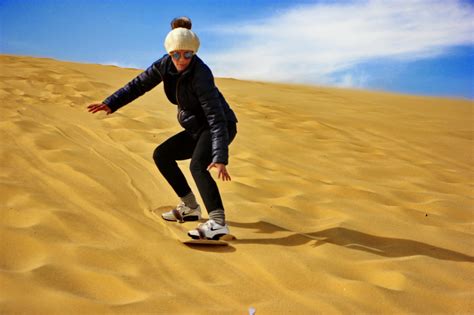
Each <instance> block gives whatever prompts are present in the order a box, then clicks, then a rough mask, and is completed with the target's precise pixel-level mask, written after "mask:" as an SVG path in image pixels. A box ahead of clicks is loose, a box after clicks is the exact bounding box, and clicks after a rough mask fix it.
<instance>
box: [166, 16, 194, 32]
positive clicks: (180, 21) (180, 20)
mask: <svg viewBox="0 0 474 315" xmlns="http://www.w3.org/2000/svg"><path fill="white" fill-rule="evenodd" d="M192 26H193V23H192V22H191V19H190V18H188V17H187V16H180V17H177V18H174V19H173V21H171V29H172V30H174V29H175V28H178V27H182V28H187V29H188V30H190V29H191V27H192Z"/></svg>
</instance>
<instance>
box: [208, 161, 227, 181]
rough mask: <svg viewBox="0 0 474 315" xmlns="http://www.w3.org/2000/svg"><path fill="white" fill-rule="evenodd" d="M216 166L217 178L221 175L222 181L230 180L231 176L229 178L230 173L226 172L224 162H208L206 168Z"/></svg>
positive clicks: (209, 168)
mask: <svg viewBox="0 0 474 315" xmlns="http://www.w3.org/2000/svg"><path fill="white" fill-rule="evenodd" d="M213 167H215V168H217V178H218V179H220V178H221V176H222V180H223V181H226V180H228V181H230V180H231V178H230V175H229V172H227V168H226V167H225V164H222V163H214V162H213V163H211V164H209V166H208V167H207V170H208V171H209V170H211V168H213Z"/></svg>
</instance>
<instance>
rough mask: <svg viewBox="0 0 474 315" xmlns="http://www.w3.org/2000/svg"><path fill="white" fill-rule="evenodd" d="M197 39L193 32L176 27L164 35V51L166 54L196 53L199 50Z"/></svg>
mask: <svg viewBox="0 0 474 315" xmlns="http://www.w3.org/2000/svg"><path fill="white" fill-rule="evenodd" d="M199 44H200V42H199V38H198V37H197V35H196V34H194V32H193V31H191V30H188V29H187V28H183V27H178V28H175V29H174V30H172V31H171V32H169V33H168V35H166V39H165V49H166V51H167V52H168V53H170V52H172V51H176V50H191V51H193V52H194V53H197V51H198V49H199Z"/></svg>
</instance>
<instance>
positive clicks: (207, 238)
mask: <svg viewBox="0 0 474 315" xmlns="http://www.w3.org/2000/svg"><path fill="white" fill-rule="evenodd" d="M224 235H227V234H225V233H222V234H216V235H214V236H213V237H212V238H209V237H206V238H201V237H199V236H198V235H194V234H191V233H188V236H189V237H191V238H192V239H193V240H212V241H218V240H220V238H221V237H223V236H224Z"/></svg>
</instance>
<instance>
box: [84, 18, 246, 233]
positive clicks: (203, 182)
mask: <svg viewBox="0 0 474 315" xmlns="http://www.w3.org/2000/svg"><path fill="white" fill-rule="evenodd" d="M171 25H172V28H173V29H172V30H171V31H170V32H169V33H168V35H167V36H166V39H165V42H164V46H165V48H166V52H167V54H165V55H164V56H163V57H161V58H160V59H158V60H157V61H155V62H154V63H153V64H152V65H151V66H150V67H149V68H148V69H146V70H145V71H144V72H142V73H141V74H139V75H138V76H137V77H135V78H134V79H133V80H131V81H130V82H129V83H128V84H126V85H125V86H124V87H123V88H121V89H119V90H117V91H116V92H115V93H113V94H112V95H110V96H109V97H108V98H106V99H105V100H104V101H103V102H102V103H99V104H91V105H89V106H88V109H89V112H92V113H96V112H98V111H105V112H107V114H111V113H113V112H115V111H116V110H118V109H119V108H121V107H123V106H125V105H127V104H128V103H130V102H132V101H133V100H135V99H136V98H138V97H140V96H142V95H143V94H144V93H146V92H148V91H150V90H151V89H153V88H154V87H155V86H157V85H158V84H159V83H161V82H163V86H164V91H165V94H166V96H167V97H168V100H169V101H170V102H171V103H173V104H175V105H177V109H178V121H179V123H180V125H181V126H182V127H183V129H184V130H183V131H181V132H179V133H178V134H176V135H174V136H172V137H171V138H169V139H168V140H166V141H165V142H163V143H162V144H160V145H159V146H158V147H157V148H156V149H155V151H154V153H153V159H154V161H155V163H156V166H157V167H158V169H159V170H160V172H161V174H162V175H163V176H164V177H165V179H166V180H167V181H168V183H169V184H170V185H171V187H172V188H173V190H174V191H175V192H176V194H177V195H178V197H179V198H180V200H181V202H180V203H179V204H178V206H177V207H176V208H175V209H173V211H169V212H165V213H162V217H163V219H165V220H169V221H195V220H199V219H201V207H200V206H199V204H198V203H197V201H196V197H195V195H194V194H193V192H192V191H191V188H190V187H189V185H188V183H187V181H186V178H185V177H184V175H183V173H182V172H181V170H180V169H179V167H178V164H177V163H176V161H180V160H186V159H191V163H190V170H191V173H192V176H193V178H194V181H195V182H196V186H197V188H198V190H199V193H200V195H201V198H202V200H203V202H204V205H205V206H206V209H207V212H208V214H209V220H208V221H207V222H205V223H203V224H200V225H199V226H198V227H197V228H196V229H195V230H191V231H189V232H188V235H189V236H191V237H192V238H208V239H212V238H213V237H214V236H216V235H224V234H229V227H228V225H227V224H226V221H225V212H224V205H223V203H222V199H221V196H220V193H219V189H218V187H217V184H216V182H215V181H214V179H213V178H212V176H211V174H210V173H209V171H210V170H211V169H212V168H216V169H217V173H218V175H217V176H218V179H222V180H223V181H230V180H231V177H230V174H229V172H228V171H227V168H226V165H227V164H228V146H229V144H230V143H231V142H232V141H233V139H234V137H235V136H236V134H237V118H236V116H235V114H234V112H233V111H232V109H231V108H230V106H229V104H228V103H227V102H226V100H225V99H224V96H223V95H222V94H221V93H220V91H219V90H218V89H217V87H216V86H215V84H214V77H213V75H212V72H211V70H210V69H209V67H208V66H207V65H206V64H205V63H204V62H203V61H202V60H201V59H200V58H199V57H198V56H197V55H196V53H197V51H198V49H199V45H200V41H199V38H198V37H197V35H196V34H195V33H194V32H193V31H191V20H190V19H189V18H177V19H174V20H173V21H172V23H171Z"/></svg>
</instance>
